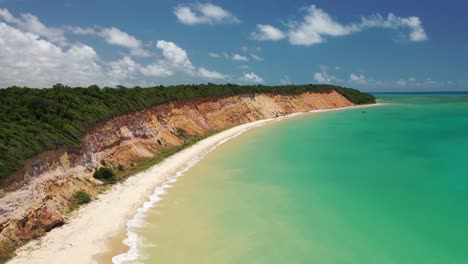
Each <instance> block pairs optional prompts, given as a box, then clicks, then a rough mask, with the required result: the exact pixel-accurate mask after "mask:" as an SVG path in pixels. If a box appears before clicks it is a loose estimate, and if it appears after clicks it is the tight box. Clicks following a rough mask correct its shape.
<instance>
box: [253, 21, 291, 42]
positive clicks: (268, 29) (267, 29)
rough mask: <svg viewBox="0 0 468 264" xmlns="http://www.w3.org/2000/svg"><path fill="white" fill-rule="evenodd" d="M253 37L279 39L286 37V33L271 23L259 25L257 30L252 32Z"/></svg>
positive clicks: (257, 38)
mask: <svg viewBox="0 0 468 264" xmlns="http://www.w3.org/2000/svg"><path fill="white" fill-rule="evenodd" d="M251 37H252V38H253V39H255V40H258V41H265V40H271V41H278V40H281V39H284V38H285V37H286V35H285V34H284V33H283V31H281V30H280V29H278V28H275V27H273V26H271V25H261V24H260V25H257V29H256V31H254V32H252V33H251Z"/></svg>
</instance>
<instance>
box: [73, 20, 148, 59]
mask: <svg viewBox="0 0 468 264" xmlns="http://www.w3.org/2000/svg"><path fill="white" fill-rule="evenodd" d="M65 29H66V30H67V32H70V33H73V34H76V35H95V36H99V37H101V38H103V39H104V41H105V42H107V43H108V44H110V45H115V46H120V47H124V48H127V49H129V50H130V54H131V55H133V56H137V57H149V56H151V52H149V51H147V50H145V49H144V48H143V44H142V42H141V41H140V40H138V39H137V38H135V37H134V36H132V35H130V34H128V33H127V32H124V31H122V30H120V29H118V28H115V27H110V28H101V27H92V28H82V27H74V26H67V27H65Z"/></svg>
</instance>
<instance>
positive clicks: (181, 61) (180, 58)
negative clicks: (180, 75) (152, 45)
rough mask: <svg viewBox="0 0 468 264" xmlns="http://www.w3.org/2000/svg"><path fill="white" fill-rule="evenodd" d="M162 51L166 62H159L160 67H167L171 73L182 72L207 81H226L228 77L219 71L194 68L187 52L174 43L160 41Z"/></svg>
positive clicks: (159, 45)
mask: <svg viewBox="0 0 468 264" xmlns="http://www.w3.org/2000/svg"><path fill="white" fill-rule="evenodd" d="M156 47H158V48H159V49H160V50H161V51H162V55H163V57H164V60H162V61H160V62H159V65H160V66H161V67H162V65H165V66H164V67H166V68H168V69H170V70H171V71H182V72H185V73H187V74H189V75H192V76H196V77H200V78H205V79H225V78H227V75H224V74H222V73H219V72H217V71H210V70H207V69H205V68H203V67H199V68H198V69H197V68H196V67H195V66H193V64H192V62H191V61H190V59H189V58H188V55H187V52H186V51H185V50H184V49H182V48H181V47H179V46H177V45H176V44H175V43H174V42H170V41H164V40H159V41H158V42H157V43H156ZM153 67H155V66H153Z"/></svg>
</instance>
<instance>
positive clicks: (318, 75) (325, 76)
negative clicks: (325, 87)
mask: <svg viewBox="0 0 468 264" xmlns="http://www.w3.org/2000/svg"><path fill="white" fill-rule="evenodd" d="M314 80H315V81H316V82H318V83H332V82H337V81H338V78H336V77H335V76H333V75H331V74H329V73H327V72H326V71H325V70H322V71H321V72H315V73H314Z"/></svg>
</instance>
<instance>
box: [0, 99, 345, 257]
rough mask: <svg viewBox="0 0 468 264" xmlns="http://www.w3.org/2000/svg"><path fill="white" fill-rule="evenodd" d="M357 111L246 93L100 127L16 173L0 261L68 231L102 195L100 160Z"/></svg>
mask: <svg viewBox="0 0 468 264" xmlns="http://www.w3.org/2000/svg"><path fill="white" fill-rule="evenodd" d="M352 105H354V104H353V103H352V102H350V101H349V100H348V99H346V98H345V97H344V96H343V95H341V94H340V93H338V92H336V91H335V90H330V91H327V92H321V93H310V92H305V93H301V94H296V95H285V94H244V95H234V96H224V97H222V96H220V97H209V98H199V99H192V100H185V101H180V102H172V103H166V104H162V105H158V106H154V107H151V108H149V109H146V110H142V111H138V112H135V113H132V114H126V115H121V116H117V117H115V118H112V119H110V120H108V121H106V122H102V123H98V124H96V125H94V126H93V127H92V128H91V129H89V130H88V132H87V133H86V134H85V135H84V136H83V138H82V140H81V141H82V144H81V146H79V147H76V148H64V149H58V150H53V151H45V152H43V153H41V154H39V155H36V156H35V157H33V158H31V159H29V160H27V161H26V162H25V165H24V167H23V168H22V169H21V170H19V171H17V172H15V173H17V174H22V176H23V177H24V180H23V181H22V182H20V183H14V184H12V185H10V186H9V187H8V188H7V192H6V194H5V195H4V196H3V197H2V198H0V255H3V256H7V255H9V254H10V253H11V252H12V250H13V249H15V248H17V247H18V246H20V245H22V244H24V243H25V242H26V241H28V240H30V239H34V238H37V237H39V236H41V235H43V234H44V233H45V232H47V231H49V230H51V229H53V228H54V227H57V226H60V225H63V224H64V223H65V222H66V220H67V215H68V214H69V211H70V205H71V201H72V199H73V194H74V193H75V192H76V191H78V190H85V191H86V192H88V193H90V194H91V196H96V195H97V194H98V193H99V191H100V189H101V188H100V186H101V183H100V182H99V181H97V180H95V179H94V178H93V177H92V174H93V172H94V170H95V169H96V168H97V167H99V166H101V165H100V164H101V162H102V161H105V162H106V164H107V166H110V167H113V168H117V167H118V166H119V165H121V166H124V167H126V168H130V167H132V166H135V165H136V164H138V163H139V162H140V161H141V160H142V159H144V158H152V157H155V156H158V155H159V154H160V153H161V151H164V150H167V149H171V148H173V147H177V146H181V145H183V144H184V142H185V141H186V140H187V139H188V138H191V137H196V136H203V135H206V134H207V133H210V132H214V131H219V130H222V129H226V128H229V127H232V126H236V125H239V124H243V123H247V122H251V121H256V120H260V119H265V118H273V117H278V116H282V115H287V114H291V113H296V112H307V111H311V110H317V109H329V108H336V107H346V106H352Z"/></svg>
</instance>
